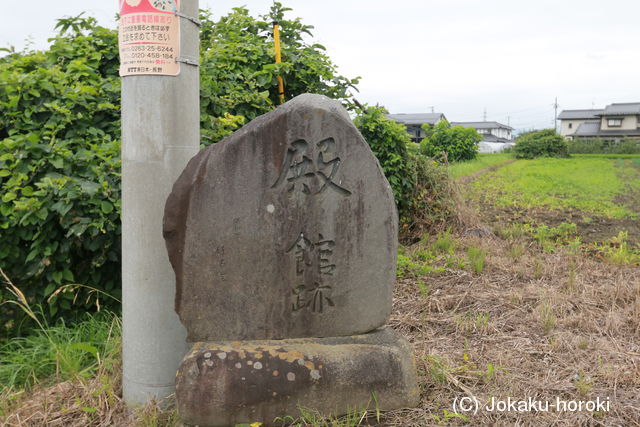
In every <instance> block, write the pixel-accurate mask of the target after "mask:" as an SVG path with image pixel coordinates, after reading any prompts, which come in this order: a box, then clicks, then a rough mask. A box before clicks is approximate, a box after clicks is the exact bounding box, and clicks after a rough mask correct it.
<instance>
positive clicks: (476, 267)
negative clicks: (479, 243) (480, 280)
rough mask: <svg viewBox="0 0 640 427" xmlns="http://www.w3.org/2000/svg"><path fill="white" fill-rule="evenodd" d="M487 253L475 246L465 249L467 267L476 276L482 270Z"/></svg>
mask: <svg viewBox="0 0 640 427" xmlns="http://www.w3.org/2000/svg"><path fill="white" fill-rule="evenodd" d="M486 255H487V253H486V252H485V251H484V250H482V249H480V248H476V247H475V246H471V247H469V248H468V249H467V258H468V260H469V265H470V266H471V270H473V272H474V273H476V274H481V273H482V271H483V270H484V260H485V257H486Z"/></svg>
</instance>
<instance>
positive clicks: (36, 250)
mask: <svg viewBox="0 0 640 427" xmlns="http://www.w3.org/2000/svg"><path fill="white" fill-rule="evenodd" d="M39 253H40V248H34V249H32V250H31V252H29V255H27V258H26V259H25V260H24V262H29V261H31V260H32V259H34V258H35V257H36V255H38V254H39Z"/></svg>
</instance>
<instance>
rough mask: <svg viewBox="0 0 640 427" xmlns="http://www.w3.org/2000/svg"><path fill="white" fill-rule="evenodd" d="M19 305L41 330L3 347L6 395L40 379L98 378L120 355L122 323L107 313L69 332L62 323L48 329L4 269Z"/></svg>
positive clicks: (0, 377)
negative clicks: (108, 357) (108, 358)
mask: <svg viewBox="0 0 640 427" xmlns="http://www.w3.org/2000/svg"><path fill="white" fill-rule="evenodd" d="M0 274H2V276H3V277H4V280H5V281H6V282H7V287H8V290H9V292H10V293H11V294H12V295H13V296H14V298H15V299H14V300H9V301H7V302H6V303H8V304H14V305H17V306H18V307H19V308H20V309H21V310H23V311H24V312H25V314H27V315H28V316H29V317H31V318H32V319H33V320H34V321H35V322H36V323H37V324H38V329H36V330H34V332H33V333H32V334H31V335H29V336H26V337H16V338H13V339H11V340H9V341H8V342H7V343H6V344H4V345H2V347H0V384H2V385H3V386H2V389H3V390H2V391H5V392H6V391H10V390H13V389H16V388H25V387H30V386H32V385H34V384H35V383H36V382H38V379H41V378H48V377H51V376H56V377H58V378H59V379H61V380H68V379H78V378H88V377H90V376H92V375H94V374H95V373H96V372H97V370H98V368H99V367H100V365H101V362H102V359H103V358H104V357H105V355H109V354H112V353H115V352H117V351H118V341H117V339H115V338H116V337H119V336H120V329H121V324H120V319H119V318H118V317H116V316H115V315H112V314H108V313H104V314H100V315H95V316H88V315H87V318H86V320H84V321H82V322H80V323H79V324H77V325H75V327H74V328H69V327H68V326H67V325H66V324H65V323H64V322H63V321H62V320H61V321H59V323H58V324H56V325H48V324H47V323H46V321H45V320H44V319H45V316H44V314H43V313H42V309H41V308H40V307H36V308H32V307H31V306H30V305H29V302H28V301H27V299H26V298H25V296H24V294H23V293H22V291H20V289H19V288H18V287H17V286H15V285H14V284H13V283H12V282H11V281H10V280H9V278H8V277H7V276H6V275H5V274H4V272H3V271H2V270H1V269H0Z"/></svg>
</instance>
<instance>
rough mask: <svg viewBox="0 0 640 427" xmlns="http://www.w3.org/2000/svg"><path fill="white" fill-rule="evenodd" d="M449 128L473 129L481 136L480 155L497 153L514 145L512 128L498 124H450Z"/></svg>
mask: <svg viewBox="0 0 640 427" xmlns="http://www.w3.org/2000/svg"><path fill="white" fill-rule="evenodd" d="M451 126H462V127H465V128H474V129H475V130H476V131H477V132H478V133H479V134H481V135H482V141H480V147H479V150H478V151H479V152H480V153H497V152H500V151H502V150H504V149H505V148H507V147H511V146H513V145H514V144H515V143H514V142H513V139H512V134H511V133H512V132H513V128H512V127H511V126H507V125H503V124H502V123H498V122H451Z"/></svg>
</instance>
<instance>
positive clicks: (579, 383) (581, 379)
mask: <svg viewBox="0 0 640 427" xmlns="http://www.w3.org/2000/svg"><path fill="white" fill-rule="evenodd" d="M573 384H574V385H575V386H576V390H577V392H578V394H579V395H580V396H582V397H585V396H587V395H588V394H589V392H590V391H591V389H592V387H593V386H592V384H591V380H589V379H588V378H586V377H585V374H584V372H580V374H578V375H577V378H576V379H575V381H574V383H573Z"/></svg>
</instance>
